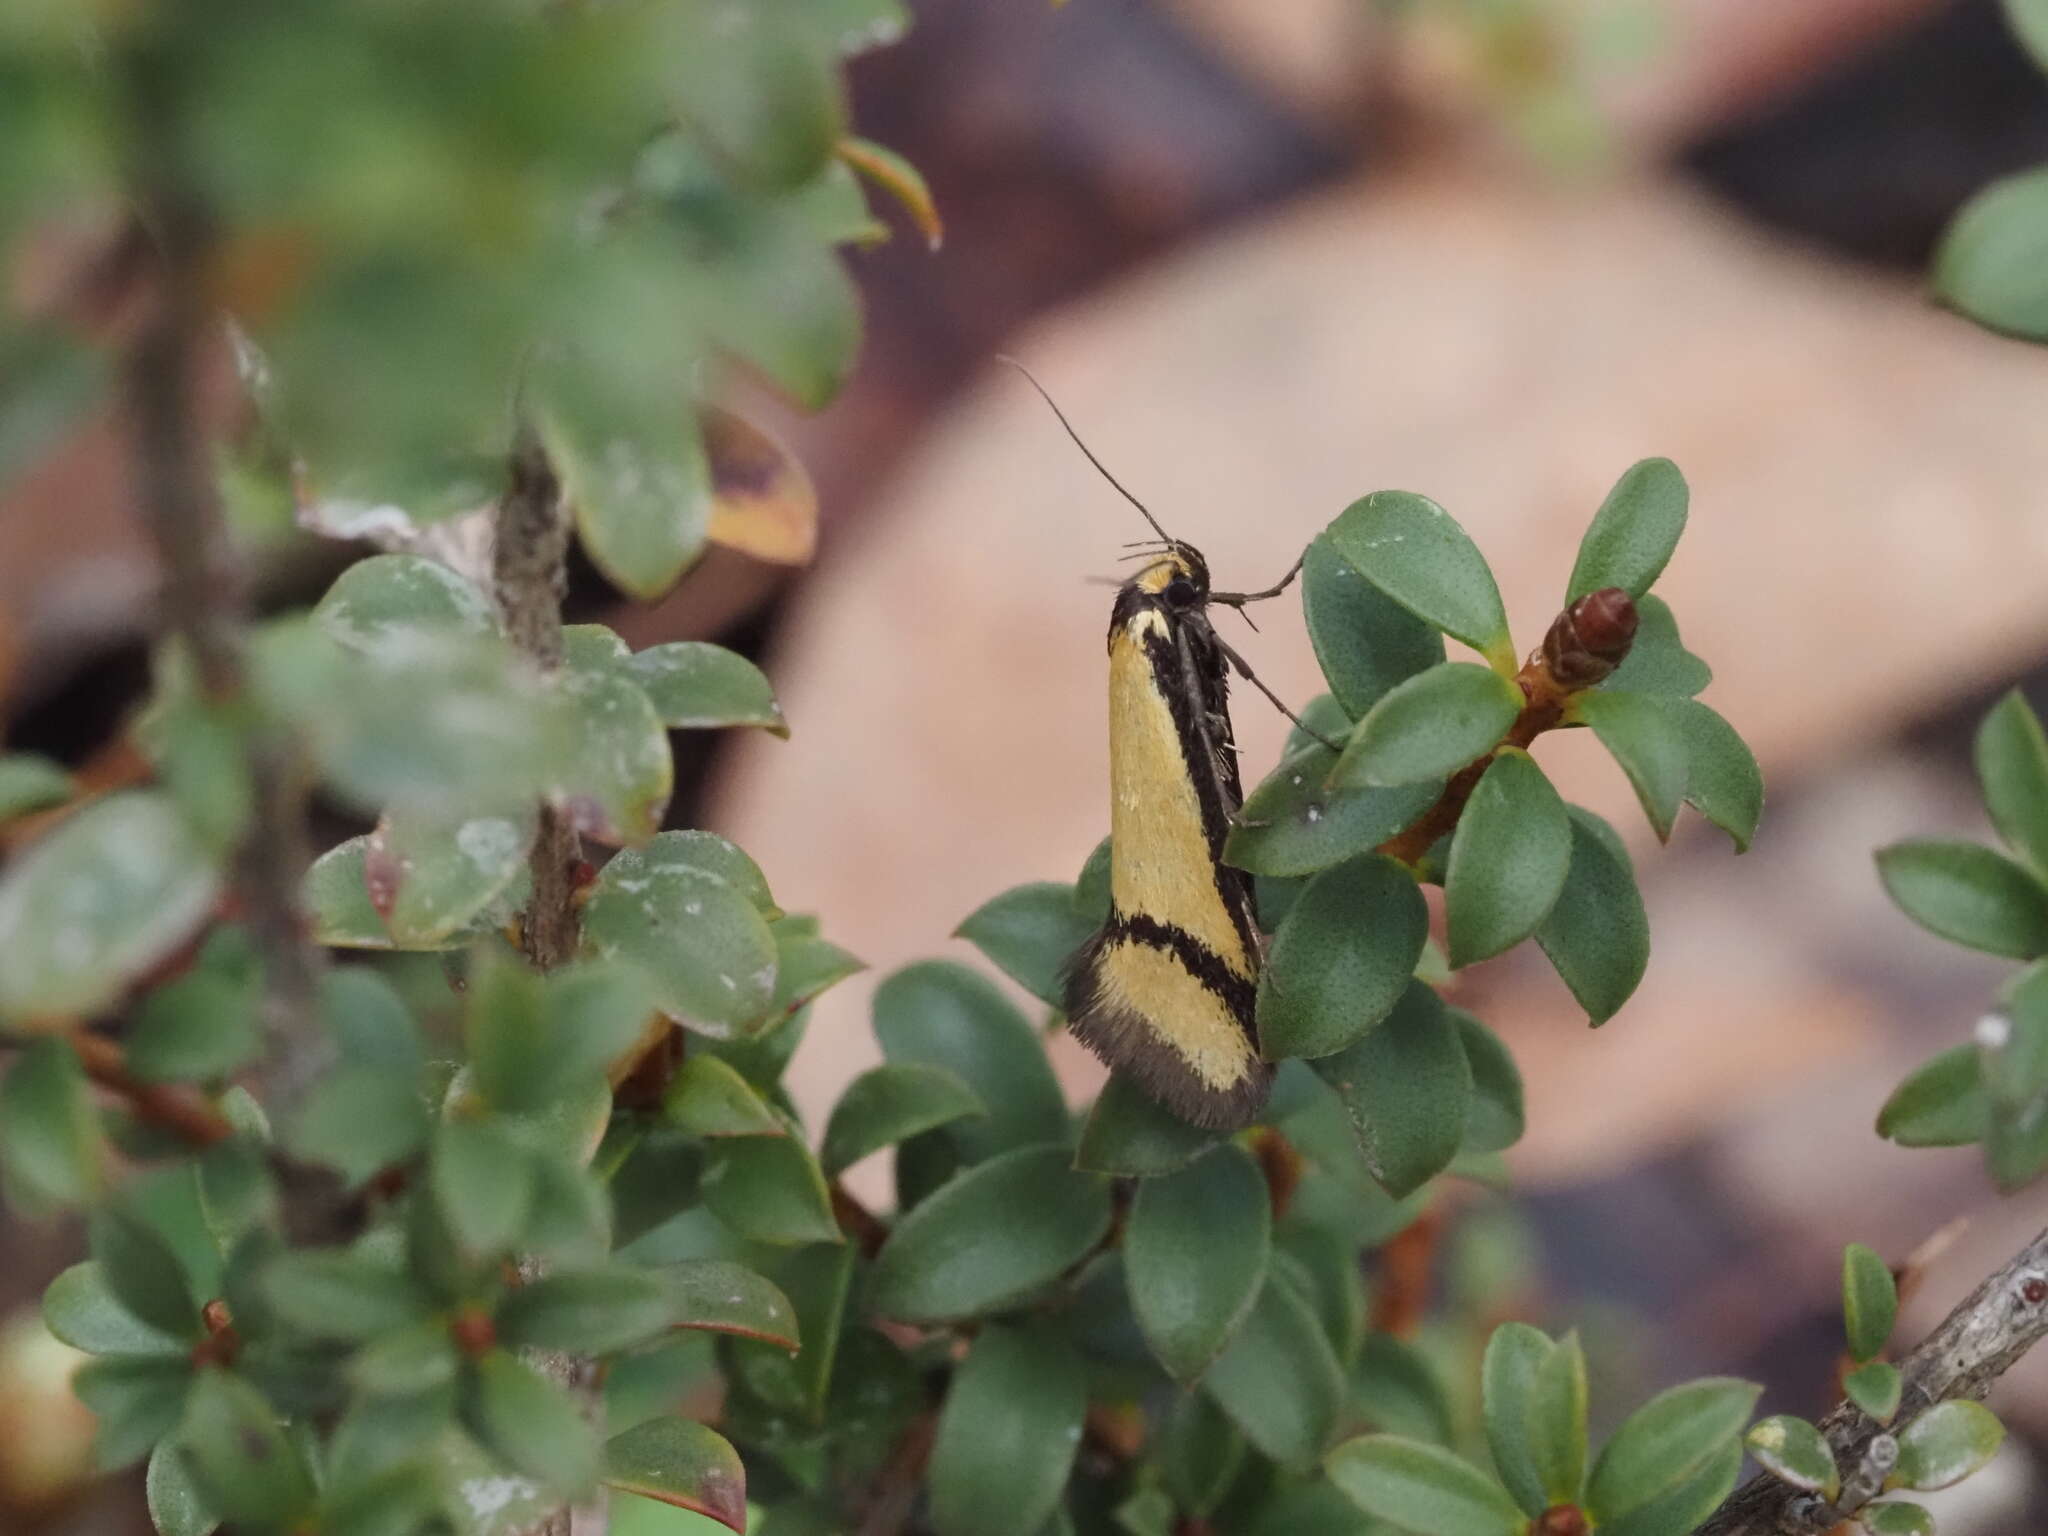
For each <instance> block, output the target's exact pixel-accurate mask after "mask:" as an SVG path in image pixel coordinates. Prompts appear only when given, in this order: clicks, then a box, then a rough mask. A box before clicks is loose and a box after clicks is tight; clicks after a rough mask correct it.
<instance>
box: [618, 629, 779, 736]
mask: <svg viewBox="0 0 2048 1536" xmlns="http://www.w3.org/2000/svg"><path fill="white" fill-rule="evenodd" d="M626 672H627V674H628V675H629V676H630V677H631V678H632V679H633V681H634V682H636V683H638V684H639V685H640V689H641V691H642V692H643V693H645V694H646V695H647V699H648V702H649V703H651V704H652V705H653V706H654V712H655V713H656V714H657V715H659V716H660V717H661V723H662V724H663V725H665V726H667V727H668V728H669V729H670V730H672V731H702V730H716V729H719V728H721V727H725V726H734V725H757V726H760V727H761V728H762V729H763V730H766V731H770V732H772V733H773V734H775V735H777V736H784V737H786V736H788V735H789V722H788V721H786V720H784V719H783V718H782V706H781V705H780V704H778V703H776V702H775V689H774V688H773V687H772V686H771V685H770V684H769V682H768V678H767V676H766V675H765V674H764V673H763V672H762V671H761V669H760V668H759V667H757V666H755V665H754V664H753V663H752V662H751V661H749V660H747V658H746V657H744V656H742V655H740V654H739V653H738V652H737V651H729V650H727V649H726V648H725V647H724V646H722V645H712V644H710V643H708V642H706V641H702V640H671V641H669V642H668V643H667V644H665V645H651V646H649V647H648V648H647V649H646V650H644V651H640V652H638V653H637V654H635V655H634V657H633V658H632V660H630V661H628V662H627V663H626Z"/></svg>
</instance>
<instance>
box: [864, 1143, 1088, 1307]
mask: <svg viewBox="0 0 2048 1536" xmlns="http://www.w3.org/2000/svg"><path fill="white" fill-rule="evenodd" d="M1109 1219H1110V1205H1109V1190H1108V1187H1107V1185H1106V1183H1105V1181H1104V1180H1102V1179H1101V1178H1099V1177H1097V1176H1095V1175H1093V1174H1085V1173H1076V1172H1074V1171H1073V1169H1072V1168H1071V1167H1070V1166H1069V1162H1068V1153H1067V1149H1066V1146H1065V1145H1064V1143H1062V1144H1058V1145H1052V1146H1036V1147H1020V1148H1017V1149H1015V1150H1013V1151H1010V1152H1005V1153H1002V1154H1000V1155H998V1156H995V1157H991V1158H989V1159H988V1160H987V1161H985V1162H982V1163H978V1164H976V1165H975V1166H974V1167H972V1168H969V1169H967V1170H966V1171H965V1172H963V1173H961V1174H959V1175H957V1176H956V1177H955V1178H953V1179H952V1180H951V1181H949V1182H948V1183H946V1184H945V1185H943V1186H941V1187H940V1188H939V1189H938V1190H937V1191H936V1192H935V1193H933V1194H932V1195H930V1196H929V1197H928V1198H926V1199H925V1200H924V1202H923V1203H922V1204H920V1205H918V1206H917V1207H916V1208H915V1209H913V1210H912V1211H910V1212H909V1213H908V1214H907V1215H905V1216H904V1217H903V1218H902V1219H901V1220H900V1221H898V1222H897V1223H896V1228H895V1230H894V1231H892V1232H891V1233H890V1234H889V1238H888V1241H887V1242H885V1243H884V1244H883V1245H882V1250H881V1252H880V1253H879V1254H877V1255H876V1256H875V1263H874V1268H873V1270H872V1271H871V1272H870V1274H869V1277H868V1292H867V1301H868V1307H869V1309H870V1310H871V1311H873V1312H875V1313H877V1314H879V1315H880V1316H883V1317H890V1318H895V1319H897V1320H899V1321H901V1322H906V1323H930V1322H945V1321H950V1320H952V1319H954V1318H965V1317H976V1316H979V1315H982V1314H984V1313H988V1312H993V1311H999V1310H1001V1309H1002V1308H1004V1307H1006V1306H1008V1305H1010V1304H1011V1303H1013V1302H1016V1301H1019V1300H1022V1299H1023V1298H1024V1297H1026V1296H1029V1295H1031V1294H1032V1293H1033V1292H1035V1291H1037V1290H1038V1289H1039V1288H1040V1287H1042V1286H1044V1285H1046V1284H1048V1283H1050V1282H1051V1281H1053V1280H1055V1279H1057V1278H1058V1277H1059V1276H1060V1275H1062V1274H1064V1273H1065V1272H1066V1271H1067V1270H1068V1269H1070V1268H1072V1267H1073V1266H1074V1265H1075V1264H1078V1263H1079V1262H1080V1261H1081V1260H1082V1258H1084V1257H1085V1256H1086V1255H1087V1254H1088V1253H1089V1252H1090V1251H1091V1250H1093V1248H1094V1247H1095V1245H1096V1244H1097V1243H1098V1242H1100V1241H1101V1239H1102V1236H1103V1234H1104V1233H1105V1232H1107V1231H1108V1230H1109Z"/></svg>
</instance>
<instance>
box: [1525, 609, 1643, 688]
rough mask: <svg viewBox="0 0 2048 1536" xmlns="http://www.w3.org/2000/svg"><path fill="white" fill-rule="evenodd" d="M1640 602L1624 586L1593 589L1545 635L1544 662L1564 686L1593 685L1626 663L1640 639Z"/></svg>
mask: <svg viewBox="0 0 2048 1536" xmlns="http://www.w3.org/2000/svg"><path fill="white" fill-rule="evenodd" d="M1636 619H1637V615H1636V605H1635V602H1634V600H1633V599H1632V598H1630V597H1629V595H1628V594H1627V593H1626V592H1624V591H1623V590H1622V589H1621V588H1620V587H1602V588H1601V589H1600V590H1599V591H1598V592H1589V593H1587V594H1586V595H1585V596H1584V597H1582V598H1580V599H1579V600H1578V601H1577V602H1576V603H1573V604H1572V605H1571V607H1569V608H1567V609H1565V611H1564V612H1563V613H1560V614H1559V615H1558V616H1557V620H1556V622H1555V623H1553V624H1552V625H1551V626H1550V633H1548V634H1547V635H1545V636H1544V637H1543V664H1544V665H1545V666H1546V667H1548V668H1549V669H1550V675H1551V676H1552V677H1553V678H1555V679H1556V680H1557V683H1558V685H1559V686H1560V687H1563V688H1567V689H1576V688H1590V687H1592V686H1593V684H1595V683H1597V682H1599V681H1600V680H1601V679H1602V678H1604V677H1606V676H1607V675H1608V674H1609V673H1610V672H1612V671H1613V670H1614V669H1615V668H1616V667H1618V666H1620V665H1621V663H1622V658H1624V657H1625V656H1627V655H1628V648H1629V646H1630V645H1631V644H1633V643H1634V641H1635V638H1636Z"/></svg>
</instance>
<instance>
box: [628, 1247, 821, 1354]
mask: <svg viewBox="0 0 2048 1536" xmlns="http://www.w3.org/2000/svg"><path fill="white" fill-rule="evenodd" d="M655 1273H656V1274H658V1275H659V1276H660V1277H661V1279H662V1281H663V1283H664V1284H665V1285H667V1287H668V1295H669V1323H670V1326H672V1327H676V1328H700V1329H704V1330H707V1331H709V1332H712V1333H732V1334H738V1335H739V1336H740V1337H741V1338H747V1339H759V1340H761V1341H763V1342H764V1343H768V1344H774V1345H777V1346H779V1347H780V1348H782V1349H787V1350H795V1349H796V1348H797V1345H798V1338H797V1318H796V1309H795V1307H793V1306H792V1305H791V1304H790V1300H789V1298H788V1297H787V1296H785V1295H783V1294H782V1292H781V1290H780V1289H779V1288H778V1287H776V1286H775V1285H773V1284H771V1283H770V1282H769V1281H768V1280H767V1279H766V1278H764V1277H763V1276H761V1275H757V1274H756V1273H754V1271H753V1270H751V1269H748V1268H747V1267H746V1266H745V1265H743V1264H735V1263H732V1262H731V1261H730V1260H726V1259H686V1260H684V1261H683V1262H681V1263H678V1264H669V1265H665V1266H663V1267H662V1268H661V1269H659V1270H657V1271H655Z"/></svg>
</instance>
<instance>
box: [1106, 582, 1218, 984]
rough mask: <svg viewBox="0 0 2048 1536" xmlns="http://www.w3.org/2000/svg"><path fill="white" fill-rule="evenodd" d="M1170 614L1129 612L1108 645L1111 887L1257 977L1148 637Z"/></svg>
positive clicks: (1123, 903) (1129, 908) (1126, 902)
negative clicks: (1228, 900) (1220, 882)
mask: <svg viewBox="0 0 2048 1536" xmlns="http://www.w3.org/2000/svg"><path fill="white" fill-rule="evenodd" d="M1148 633H1149V634H1153V635H1157V636H1160V637H1162V638H1163V637H1165V636H1166V634H1167V628H1166V620H1165V619H1163V618H1162V617H1161V616H1160V615H1159V614H1157V613H1155V612H1151V611H1149V610H1148V611H1145V612H1141V613H1138V614H1135V615H1133V616H1132V618H1131V620H1130V622H1129V623H1128V624H1126V625H1125V626H1124V627H1123V628H1122V629H1120V630H1118V631H1117V632H1116V634H1115V635H1114V636H1113V637H1112V638H1111V640H1110V645H1109V785H1110V812H1109V815H1110V820H1109V830H1110V838H1111V842H1110V876H1109V887H1110V894H1111V896H1112V897H1113V898H1114V900H1115V902H1116V909H1117V911H1119V912H1121V913H1124V914H1126V915H1128V916H1139V915H1142V916H1145V917H1151V918H1155V919H1157V920H1158V921H1159V922H1162V923H1166V924H1168V925H1170V926H1172V927H1176V928H1179V929H1181V930H1183V931H1184V932H1186V933H1187V934H1189V935H1190V936H1191V937H1193V938H1194V939H1195V940H1196V941H1197V942H1199V943H1200V944H1202V945H1203V946H1204V947H1205V948H1207V949H1210V950H1213V951H1214V952H1215V954H1216V956H1217V958H1218V959H1220V960H1221V961H1222V962H1223V963H1224V965H1226V966H1228V967H1229V968H1230V970H1232V971H1233V972H1235V973H1236V974H1237V975H1239V976H1242V977H1244V978H1245V979H1246V980H1250V979H1251V976H1252V965H1251V961H1250V959H1249V957H1248V956H1247V955H1246V954H1245V948H1244V939H1243V937H1242V935H1240V934H1239V932H1238V928H1237V924H1236V923H1235V922H1233V921H1232V920H1231V916H1230V911H1229V909H1228V908H1227V907H1225V905H1224V903H1223V893H1222V891H1221V890H1220V889H1218V887H1217V883H1216V861H1215V858H1214V856H1213V855H1212V854H1211V853H1210V850H1209V842H1208V839H1207V837H1206V836H1205V835H1204V834H1203V831H1202V806H1201V802H1200V801H1199V800H1198V799H1197V797H1196V794H1195V784H1194V780H1193V779H1192V778H1190V777H1189V772H1188V759H1187V753H1186V751H1185V749H1184V748H1183V747H1182V744H1181V740H1180V733H1179V731H1178V730H1177V729H1176V728H1175V725H1174V720H1173V711H1172V709H1171V708H1170V707H1169V706H1168V704H1167V701H1166V696H1165V695H1164V694H1163V693H1161V692H1160V688H1159V680H1158V679H1157V678H1156V677H1155V676H1154V675H1153V672H1152V659H1151V657H1150V656H1149V655H1147V654H1146V650H1145V636H1146V635H1147V634H1148Z"/></svg>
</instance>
